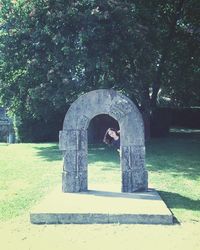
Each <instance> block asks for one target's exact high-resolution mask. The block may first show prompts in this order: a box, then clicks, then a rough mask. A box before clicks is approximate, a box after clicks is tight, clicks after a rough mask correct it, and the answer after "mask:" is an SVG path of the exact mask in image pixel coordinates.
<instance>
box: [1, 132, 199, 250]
mask: <svg viewBox="0 0 200 250" xmlns="http://www.w3.org/2000/svg"><path fill="white" fill-rule="evenodd" d="M146 152H147V154H146V166H147V169H148V172H149V184H150V186H151V187H154V188H156V189H157V190H158V191H159V192H160V195H161V196H162V198H163V199H164V200H165V202H166V204H167V206H168V207H169V208H170V209H171V211H172V212H173V214H174V216H175V217H176V219H177V221H178V222H180V223H181V226H182V227H183V228H185V229H184V230H183V231H180V229H179V228H175V227H178V225H176V226H171V227H170V229H169V226H148V229H147V226H144V225H132V226H131V225H121V226H120V225H107V226H106V225H95V226H92V225H87V226H86V225H85V226H83V225H79V226H78V225H71V226H70V225H68V226H67V225H65V226H64V225H62V226H60V227H57V229H56V226H35V225H30V223H29V217H28V212H29V210H30V208H31V207H33V206H34V205H35V204H36V203H37V202H39V201H40V200H41V199H42V197H44V196H45V195H46V194H47V193H48V192H50V191H51V190H53V189H54V187H55V186H57V185H58V184H61V173H62V156H61V154H60V152H59V150H58V145H57V144H55V143H45V144H13V145H7V144H5V143H0V221H1V223H0V235H1V233H3V234H4V235H7V236H8V237H7V238H6V236H5V240H7V241H9V240H10V244H11V243H13V242H15V240H16V241H18V243H19V242H23V241H26V240H27V238H29V243H30V241H31V239H32V237H33V235H34V234H35V236H34V237H39V235H43V237H47V238H46V240H47V239H48V241H49V237H50V238H51V233H52V237H54V236H53V235H57V237H58V238H57V239H60V240H61V241H62V242H63V241H67V242H68V244H69V246H72V245H73V244H72V243H73V241H74V242H75V241H76V240H77V239H80V241H79V240H77V244H79V243H80V245H76V246H77V248H67V249H85V248H84V246H85V247H86V245H84V244H85V243H84V242H86V243H88V244H89V242H90V243H91V238H90V237H93V236H94V237H97V238H98V237H99V238H98V239H97V241H98V240H99V241H100V242H101V240H102V239H104V238H106V237H107V236H108V235H110V237H109V241H110V243H111V244H112V237H113V240H114V239H115V242H118V241H119V240H120V239H122V238H119V237H122V235H123V234H124V236H123V237H124V238H123V241H125V242H126V241H128V240H131V239H132V238H133V234H135V235H137V237H139V239H140V238H141V239H140V240H141V241H143V238H142V235H143V234H144V235H146V237H147V240H146V243H147V248H148V249H151V248H149V246H150V244H153V243H154V242H153V241H154V240H153V239H154V238H155V240H157V234H158V233H161V234H162V233H163V234H162V235H161V238H160V239H162V240H165V241H170V239H172V238H173V237H174V239H175V236H174V235H176V234H177V236H176V238H177V239H178V240H180V242H182V240H183V245H184V246H185V247H186V246H187V243H188V242H190V244H189V243H188V244H189V245H188V248H190V249H198V247H199V245H198V247H197V244H199V243H197V237H198V235H199V233H200V230H199V229H200V227H199V222H200V188H199V186H200V133H199V132H196V133H185V132H184V133H176V131H175V132H174V133H172V134H171V136H170V137H168V138H162V139H152V140H150V141H149V142H148V143H147V145H146ZM120 177H121V176H120V167H119V156H118V154H117V153H116V152H115V151H113V150H111V149H109V148H105V147H103V146H102V145H98V146H97V145H91V146H90V149H89V185H92V184H101V183H103V184H104V183H111V184H117V185H120V182H121V180H120ZM11 223H13V225H15V226H13V227H11V226H10V224H11ZM188 224H189V225H191V224H195V225H198V227H195V229H194V228H193V231H192V230H191V231H190V232H189V230H190V226H187V225H188ZM185 225H186V226H185ZM20 226H21V229H19V228H20ZM158 227H159V232H158V230H157V229H158ZM6 228H7V231H6ZM11 228H12V229H11ZM149 229H152V230H153V231H151V232H152V233H153V234H154V235H153V236H152V234H151V236H152V241H151V238H149V239H148V237H149V231H148V230H149ZM57 230H58V231H59V232H60V233H59V235H58V231H57ZM65 230H68V234H67V236H66V234H65ZM173 230H174V231H173ZM197 230H199V232H198V233H197ZM6 232H7V233H6ZM8 232H9V233H8ZM16 232H17V234H16ZM86 232H88V234H90V235H91V236H88V235H87V236H86ZM125 232H127V233H128V232H132V234H131V235H130V239H129V236H128V234H127V235H125ZM11 233H12V235H11ZM77 233H78V234H79V233H80V235H82V238H81V236H80V235H77ZM28 234H29V237H28V236H27V235H28ZM15 235H16V236H15ZM24 235H25V236H24ZM36 235H37V236H36ZM92 235H93V236H92ZM116 235H118V238H116V237H115V236H116ZM140 235H141V236H140ZM195 235H196V236H195ZM15 237H16V239H15ZM59 237H61V238H62V239H61V238H59ZM66 237H68V238H66ZM70 237H71V238H70ZM77 237H78V238H77ZM84 237H85V238H84ZM184 237H185V238H184ZM187 237H189V238H190V240H189V241H186V240H187ZM194 237H196V238H195V239H196V240H194ZM11 238H12V242H11ZM2 239H3V238H2ZM34 239H35V241H36V238H34ZM84 239H85V241H84ZM106 239H107V240H108V238H106ZM43 240H44V241H43V243H42V244H46V243H44V242H46V241H45V239H43ZM51 240H52V239H51ZM51 240H50V241H49V242H51ZM184 240H185V241H184ZM151 242H152V243H151ZM184 242H185V243H184ZM191 242H193V243H191ZM198 242H199V241H198ZM146 243H142V244H146ZM56 244H57V243H56ZM63 244H64V243H62V244H61V243H60V248H59V247H58V248H56V249H62V247H63ZM70 244H71V245H70ZM95 244H96V243H95ZM116 244H117V245H116V247H117V246H118V247H119V246H120V242H119V244H118V243H116ZM121 244H122V247H123V246H124V245H123V243H122V242H121ZM171 244H172V243H171ZM176 244H179V243H176ZM181 244H182V243H180V246H182V245H181ZM191 244H193V245H191ZM51 245H52V246H53V243H52V244H51ZM61 245H62V246H61ZM10 246H11V245H10ZM130 246H131V245H130ZM138 246H139V245H138ZM166 246H167V245H166ZM93 247H94V248H93ZM152 247H153V245H152ZM195 247H196V248H195ZM92 248H93V249H95V250H96V249H101V248H98V247H96V246H95V245H92V243H91V249H92ZM188 248H185V249H188ZM3 249H6V250H7V249H15V250H18V248H17V247H15V248H9V247H8V246H7V247H6V248H3ZM19 249H22V248H21V246H19ZM24 249H39V248H38V246H37V247H35V248H31V247H29V245H26V246H25V248H24ZM41 249H46V248H45V246H43V248H41ZM52 249H54V248H52ZM63 249H64V248H63ZM102 249H105V247H104V248H102ZM110 249H111V248H110ZM115 249H116V248H115ZM124 249H126V248H124ZM127 249H129V247H128V245H127ZM138 249H139V248H138ZM143 249H145V246H144V248H143ZM152 249H153V248H152ZM164 249H168V248H164ZM169 249H177V245H174V247H173V245H171V248H169Z"/></svg>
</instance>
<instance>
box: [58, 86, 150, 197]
mask: <svg viewBox="0 0 200 250" xmlns="http://www.w3.org/2000/svg"><path fill="white" fill-rule="evenodd" d="M99 114H108V115H110V116H111V117H113V118H114V119H116V120H117V121H118V123H119V126H120V144H121V145H120V150H121V156H120V164H121V171H122V188H121V190H122V192H134V191H140V190H141V191H142V190H146V189H147V186H148V175H147V171H146V170H145V145H144V125H143V119H142V116H141V114H140V112H139V110H138V109H137V107H136V106H135V104H134V103H133V102H132V101H131V100H130V99H129V98H127V97H126V96H124V95H123V94H121V93H118V92H116V91H114V90H107V89H99V90H94V91H91V92H88V93H86V94H84V95H81V96H80V97H79V98H78V99H77V100H76V101H75V102H74V103H73V104H72V105H71V107H70V108H69V110H68V112H67V113H66V115H65V119H64V123H63V130H62V131H60V134H59V148H60V150H62V151H63V158H64V165H63V175H62V190H63V192H81V191H87V188H88V184H87V179H88V174H87V165H88V164H87V151H88V145H87V128H88V125H89V122H90V120H91V119H92V118H93V117H95V116H97V115H99Z"/></svg>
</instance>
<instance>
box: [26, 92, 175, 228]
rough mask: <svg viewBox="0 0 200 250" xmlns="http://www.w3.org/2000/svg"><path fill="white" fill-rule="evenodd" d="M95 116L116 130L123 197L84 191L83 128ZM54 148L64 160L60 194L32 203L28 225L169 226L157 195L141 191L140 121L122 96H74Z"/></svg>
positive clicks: (144, 180)
mask: <svg viewBox="0 0 200 250" xmlns="http://www.w3.org/2000/svg"><path fill="white" fill-rule="evenodd" d="M99 114H108V115H110V116H112V117H113V118H115V119H116V120H117V121H118V123H119V126H120V137H121V140H120V141H121V145H120V148H121V156H120V162H121V172H122V192H123V193H121V192H110V191H109V192H107V191H99V190H98V191H97V190H87V189H88V185H87V182H88V181H87V178H88V177H87V175H88V173H87V128H88V125H89V122H90V120H91V119H92V118H93V117H95V116H97V115H99ZM59 145H60V149H61V150H62V151H63V156H64V167H63V177H62V178H63V179H62V190H63V192H61V191H60V186H59V187H58V188H56V189H55V190H54V191H53V192H52V193H51V194H49V195H48V196H47V197H46V198H45V199H44V200H43V201H42V202H41V203H40V204H38V205H37V206H36V207H35V208H34V209H33V210H32V211H31V213H30V220H31V222H32V223H34V224H77V223H78V224H91V223H128V224H130V223H134V224H135V223H142V224H172V223H173V216H172V214H171V212H170V211H169V210H168V208H167V207H166V205H165V204H164V202H163V201H162V199H161V197H160V196H159V194H158V193H157V192H156V191H155V190H153V189H147V186H148V185H147V183H148V181H147V179H148V178H147V171H146V170H145V147H144V128H143V121H142V117H141V114H140V112H139V111H138V109H137V108H136V106H135V105H134V104H133V103H132V102H131V101H130V100H129V99H128V98H127V97H126V96H124V95H122V94H120V93H118V92H116V91H114V90H106V89H101V90H95V91H91V92H89V93H87V94H84V95H82V96H80V97H79V98H78V99H77V100H76V101H75V102H74V103H73V104H72V105H71V107H70V108H69V110H68V112H67V114H66V116H65V120H64V124H63V130H62V131H60V138H59ZM135 191H141V192H135Z"/></svg>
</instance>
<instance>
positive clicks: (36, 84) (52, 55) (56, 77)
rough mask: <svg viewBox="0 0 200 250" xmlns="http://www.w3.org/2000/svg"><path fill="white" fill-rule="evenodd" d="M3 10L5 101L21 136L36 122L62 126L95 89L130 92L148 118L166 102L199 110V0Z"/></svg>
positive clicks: (39, 4)
mask: <svg viewBox="0 0 200 250" xmlns="http://www.w3.org/2000/svg"><path fill="white" fill-rule="evenodd" d="M0 6H1V7H0V8H1V16H0V18H1V19H0V25H1V33H0V60H1V65H0V79H1V83H0V101H1V103H2V104H3V105H4V106H6V107H8V108H9V110H10V112H11V113H12V114H15V115H16V117H17V126H18V129H19V130H20V128H22V129H21V130H22V133H21V135H23V131H25V130H26V128H27V127H29V126H30V124H31V122H32V121H34V122H36V123H37V121H38V122H39V124H40V123H41V122H43V124H49V122H50V123H55V122H57V121H58V120H59V123H60V124H61V123H62V119H61V118H60V117H63V116H64V114H65V112H66V109H67V107H68V106H69V105H70V103H72V102H73V101H74V100H75V99H76V98H77V96H78V95H80V94H81V93H84V92H87V91H90V90H92V89H97V88H114V89H117V90H120V91H122V92H125V93H126V94H127V95H129V97H130V98H131V99H132V100H133V101H134V102H135V103H136V105H137V106H138V107H139V108H140V109H141V110H142V112H143V113H144V114H146V116H147V120H148V117H149V115H150V112H151V110H152V109H153V108H155V106H156V105H157V103H158V102H160V103H161V102H163V97H168V98H169V99H170V100H171V102H173V104H174V105H188V106H189V105H199V96H200V93H199V89H200V88H199V81H198V75H199V67H198V64H199V46H198V43H199V34H200V30H199V15H198V12H199V10H200V7H199V1H197V0H191V1H186V0H185V1H184V0H176V1H172V0H168V1H160V0H154V1H153V0H152V1H144V0H142V1H139V0H138V1H137V0H136V1H131V0H124V1H120V0H107V1H100V0H92V1H91V0H90V1H89V0H82V1H77V0H74V1H72V0H68V1H65V0H32V1H29V0H15V1H14V0H12V1H11V0H1V5H0ZM27 121H30V122H27ZM26 123H27V126H25V128H24V124H26ZM31 133H32V132H30V133H29V135H27V136H25V137H24V139H26V138H27V137H28V136H30V135H31Z"/></svg>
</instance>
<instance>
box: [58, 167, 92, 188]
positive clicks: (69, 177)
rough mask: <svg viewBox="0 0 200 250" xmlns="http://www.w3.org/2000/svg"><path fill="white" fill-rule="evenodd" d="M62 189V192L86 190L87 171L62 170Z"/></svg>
mask: <svg viewBox="0 0 200 250" xmlns="http://www.w3.org/2000/svg"><path fill="white" fill-rule="evenodd" d="M62 190H63V192H64V193H67V192H68V193H78V192H81V191H86V190H87V171H82V172H77V171H74V172H73V171H68V172H67V171H63V174H62Z"/></svg>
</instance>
